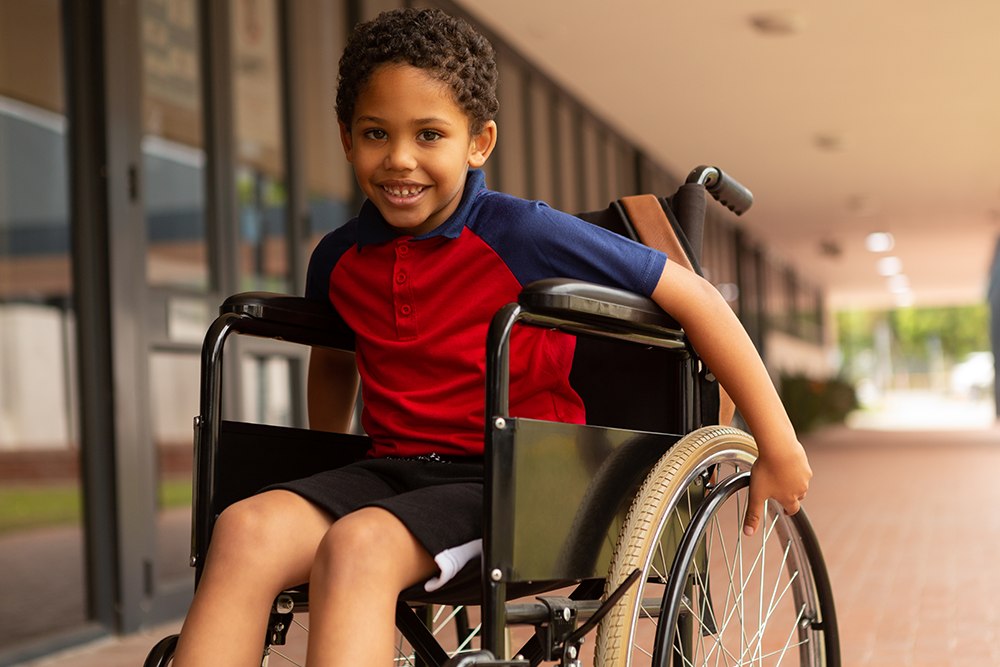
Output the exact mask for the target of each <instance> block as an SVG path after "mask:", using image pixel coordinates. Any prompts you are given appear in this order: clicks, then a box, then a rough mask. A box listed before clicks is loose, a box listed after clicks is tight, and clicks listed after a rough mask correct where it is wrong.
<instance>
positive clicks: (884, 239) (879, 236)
mask: <svg viewBox="0 0 1000 667" xmlns="http://www.w3.org/2000/svg"><path fill="white" fill-rule="evenodd" d="M894 245H896V240H895V239H894V238H892V234H890V233H889V232H872V233H871V234H869V235H868V236H867V237H865V247H866V248H868V250H870V251H871V252H888V251H890V250H892V247H893V246H894Z"/></svg>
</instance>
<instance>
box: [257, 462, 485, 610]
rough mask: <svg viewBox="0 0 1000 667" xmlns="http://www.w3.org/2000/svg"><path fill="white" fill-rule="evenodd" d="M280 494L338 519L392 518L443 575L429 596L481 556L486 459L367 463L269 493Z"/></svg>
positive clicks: (277, 486) (430, 585) (433, 583)
mask: <svg viewBox="0 0 1000 667" xmlns="http://www.w3.org/2000/svg"><path fill="white" fill-rule="evenodd" d="M275 489H284V490H287V491H292V492H294V493H297V494H298V495H300V496H302V497H303V498H305V499H306V500H308V501H310V502H311V503H313V504H314V505H316V506H318V507H320V508H322V509H324V510H326V511H327V512H329V513H330V514H331V515H333V517H334V518H339V517H342V516H345V515H347V514H350V513H351V512H353V511H355V510H359V509H361V508H363V507H380V508H382V509H384V510H386V511H388V512H391V513H392V514H393V515H395V516H396V517H397V518H398V519H399V520H400V521H402V522H403V525H405V526H406V527H407V528H408V529H409V530H410V532H411V533H413V535H414V537H416V539H417V541H419V542H420V544H421V545H423V547H424V548H425V549H427V552H428V553H430V554H431V555H432V556H433V557H434V561H435V562H436V563H437V565H438V567H439V568H440V570H441V573H440V575H439V576H438V577H435V578H433V579H431V580H430V581H428V582H427V583H426V584H425V586H424V588H425V589H426V590H428V591H433V590H436V589H437V588H440V587H441V586H442V585H444V584H445V583H446V582H447V581H449V580H450V579H452V578H453V577H454V576H455V575H456V574H457V573H458V572H459V571H460V570H461V569H462V568H463V567H464V566H466V565H467V564H469V563H471V562H472V561H473V560H478V559H479V557H480V556H481V554H482V544H483V540H482V538H483V461H482V458H468V459H465V458H462V459H447V460H430V459H428V458H424V457H421V458H386V459H366V460H363V461H358V462H356V463H352V464H350V465H347V466H344V467H343V468H336V469H334V470H327V471H325V472H321V473H318V474H315V475H313V476H311V477H306V478H303V479H298V480H294V481H291V482H283V483H281V484H275V485H273V486H269V487H267V488H266V489H264V490H265V491H270V490H275Z"/></svg>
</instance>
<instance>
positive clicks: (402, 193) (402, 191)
mask: <svg viewBox="0 0 1000 667" xmlns="http://www.w3.org/2000/svg"><path fill="white" fill-rule="evenodd" d="M385 191H386V192H388V193H389V194H390V195H392V196H393V197H410V196H412V195H416V194H419V193H420V192H422V191H423V188H421V187H414V188H399V189H393V188H385Z"/></svg>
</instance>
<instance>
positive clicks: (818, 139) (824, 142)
mask: <svg viewBox="0 0 1000 667" xmlns="http://www.w3.org/2000/svg"><path fill="white" fill-rule="evenodd" d="M813 143H814V144H815V145H816V148H818V149H820V150H821V151H827V152H829V153H833V152H835V151H839V150H840V149H841V148H843V147H844V137H842V136H841V135H839V134H837V133H836V132H817V133H816V134H815V135H814V136H813Z"/></svg>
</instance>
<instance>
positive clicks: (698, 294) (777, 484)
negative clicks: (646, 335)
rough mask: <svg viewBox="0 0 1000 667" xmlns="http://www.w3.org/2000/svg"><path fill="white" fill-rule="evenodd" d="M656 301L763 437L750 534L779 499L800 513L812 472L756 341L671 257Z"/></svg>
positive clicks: (711, 290)
mask: <svg viewBox="0 0 1000 667" xmlns="http://www.w3.org/2000/svg"><path fill="white" fill-rule="evenodd" d="M652 297H653V300H654V301H656V303H657V304H658V305H659V306H660V307H661V308H663V310H665V311H667V312H668V313H669V314H670V315H671V316H672V317H673V318H674V319H676V320H677V321H678V322H679V323H680V325H681V327H683V329H684V331H685V333H686V334H687V336H688V339H689V340H690V341H691V344H692V345H693V346H694V348H695V350H697V352H698V355H699V356H700V357H701V358H702V360H703V361H704V362H705V364H706V365H707V366H708V367H709V368H710V369H712V373H713V374H714V375H715V376H716V377H717V378H718V379H719V382H720V383H721V384H722V386H723V387H725V389H726V391H727V392H728V393H729V395H730V396H731V397H732V399H733V401H734V402H735V403H736V407H737V408H739V410H740V413H741V414H742V415H743V418H744V419H745V420H746V422H747V425H748V426H749V428H750V431H751V432H752V433H753V435H754V438H755V439H756V441H757V447H758V450H759V457H758V459H757V462H756V463H755V464H754V466H753V470H752V473H751V476H750V499H749V502H748V506H747V513H746V516H745V518H744V522H743V526H744V532H746V533H747V534H748V535H749V534H752V533H753V532H754V531H755V530H756V529H757V527H758V525H759V524H760V520H761V517H763V514H764V503H765V502H766V500H767V499H768V498H774V499H775V500H776V501H777V502H779V503H780V504H781V506H782V507H783V508H784V510H785V512H786V513H788V514H795V513H796V512H798V511H799V506H800V502H801V500H802V499H803V498H804V497H805V495H806V491H807V490H808V488H809V480H810V479H811V477H812V470H811V469H810V467H809V462H808V460H807V458H806V454H805V450H804V449H803V448H802V445H801V444H800V443H799V441H798V438H797V437H796V435H795V431H794V429H793V428H792V424H791V422H790V421H789V419H788V415H787V413H786V412H785V408H784V405H782V403H781V399H780V398H779V397H778V392H777V390H776V389H775V387H774V384H773V383H772V382H771V378H770V376H769V375H768V374H767V369H766V368H765V367H764V363H763V361H762V360H761V358H760V355H759V354H758V353H757V349H756V348H755V347H754V345H753V342H752V341H751V340H750V337H749V335H747V332H746V330H745V329H744V328H743V325H742V324H741V323H740V321H739V319H738V318H737V317H736V314H735V313H734V312H733V311H732V309H731V308H730V307H729V304H727V303H726V301H725V300H724V299H723V298H722V295H721V294H719V291H718V290H717V289H715V287H714V286H713V285H712V284H711V283H709V282H708V281H707V280H705V279H704V278H702V277H701V276H699V275H697V274H696V273H693V272H692V271H689V270H687V269H685V268H683V267H681V266H680V265H678V264H676V263H674V262H671V261H669V260H668V261H667V263H666V265H665V266H664V268H663V273H662V274H661V275H660V279H659V281H658V283H657V285H656V288H655V289H654V291H653V295H652Z"/></svg>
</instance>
